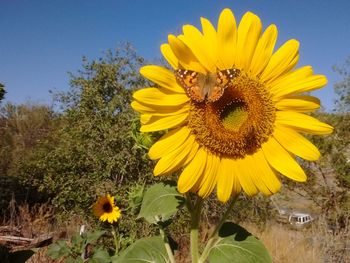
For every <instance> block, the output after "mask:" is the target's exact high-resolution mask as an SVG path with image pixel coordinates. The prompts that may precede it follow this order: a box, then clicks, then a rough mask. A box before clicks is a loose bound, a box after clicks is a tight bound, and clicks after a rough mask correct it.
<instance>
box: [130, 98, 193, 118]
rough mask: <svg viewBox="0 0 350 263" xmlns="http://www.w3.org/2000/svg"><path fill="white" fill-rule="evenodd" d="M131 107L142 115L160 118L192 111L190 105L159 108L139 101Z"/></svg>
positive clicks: (134, 102)
mask: <svg viewBox="0 0 350 263" xmlns="http://www.w3.org/2000/svg"><path fill="white" fill-rule="evenodd" d="M130 105H131V107H132V108H133V109H134V110H136V111H138V112H141V113H151V114H154V115H158V116H164V115H175V114H179V113H184V112H186V111H188V110H189V109H190V105H189V103H185V104H180V105H176V106H167V105H163V106H159V105H154V104H147V103H142V102H139V101H137V100H134V101H133V102H131V104H130Z"/></svg>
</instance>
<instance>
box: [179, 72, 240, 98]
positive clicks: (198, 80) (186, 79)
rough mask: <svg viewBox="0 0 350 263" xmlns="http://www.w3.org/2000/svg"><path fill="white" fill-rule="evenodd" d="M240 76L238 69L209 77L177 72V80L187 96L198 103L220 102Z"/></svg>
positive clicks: (209, 75) (209, 74)
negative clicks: (226, 90)
mask: <svg viewBox="0 0 350 263" xmlns="http://www.w3.org/2000/svg"><path fill="white" fill-rule="evenodd" d="M239 74H240V70H239V69H236V68H232V69H225V70H220V71H218V72H217V73H208V74H207V75H205V74H202V73H199V72H195V71H191V70H186V69H177V70H176V71H175V77H176V80H177V81H178V82H179V84H180V85H181V86H182V87H183V88H184V89H185V90H186V93H187V95H188V96H189V97H190V98H191V99H192V100H194V101H196V102H203V101H208V102H215V101H217V100H219V99H220V98H221V96H222V95H223V94H224V91H225V89H226V88H227V87H228V86H229V85H230V84H231V81H232V80H233V79H234V78H236V77H237V76H238V75H239Z"/></svg>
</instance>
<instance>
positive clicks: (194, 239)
mask: <svg viewBox="0 0 350 263" xmlns="http://www.w3.org/2000/svg"><path fill="white" fill-rule="evenodd" d="M188 201H190V200H188ZM202 204H203V199H202V198H200V197H198V198H197V200H196V203H195V205H194V207H193V210H192V211H190V213H191V233H190V241H191V257H192V263H198V262H199V261H198V260H199V251H198V233H199V223H200V217H201V210H202Z"/></svg>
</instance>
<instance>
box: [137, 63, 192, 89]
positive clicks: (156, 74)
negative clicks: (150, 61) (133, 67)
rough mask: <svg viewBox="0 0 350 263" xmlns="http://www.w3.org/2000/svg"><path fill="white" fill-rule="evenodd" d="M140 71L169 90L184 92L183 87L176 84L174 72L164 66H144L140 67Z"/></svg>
mask: <svg viewBox="0 0 350 263" xmlns="http://www.w3.org/2000/svg"><path fill="white" fill-rule="evenodd" d="M140 73H141V74H142V75H143V76H144V77H146V78H147V79H149V80H151V81H153V82H154V83H156V84H158V85H160V86H161V87H163V88H165V89H167V90H169V91H172V92H177V93H185V91H184V89H183V88H182V87H181V86H180V85H178V83H177V81H176V78H175V75H174V72H172V71H170V70H168V69H166V68H164V67H160V66H155V65H149V66H144V67H142V68H141V69H140Z"/></svg>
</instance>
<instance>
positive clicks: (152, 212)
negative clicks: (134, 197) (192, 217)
mask: <svg viewBox="0 0 350 263" xmlns="http://www.w3.org/2000/svg"><path fill="white" fill-rule="evenodd" d="M183 202H184V198H183V196H182V195H181V194H179V192H178V191H177V190H176V187H175V186H174V185H170V184H164V183H159V184H155V185H153V186H151V187H150V188H149V189H148V190H147V191H146V193H145V196H144V198H143V200H142V205H141V210H140V213H139V215H138V218H141V217H143V218H145V219H146V220H147V221H148V222H149V223H156V222H157V220H156V219H155V217H158V218H159V219H160V220H162V221H165V220H167V219H169V218H170V217H171V216H172V215H174V214H175V213H176V211H177V209H178V208H179V207H180V206H181V205H182V204H183Z"/></svg>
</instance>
